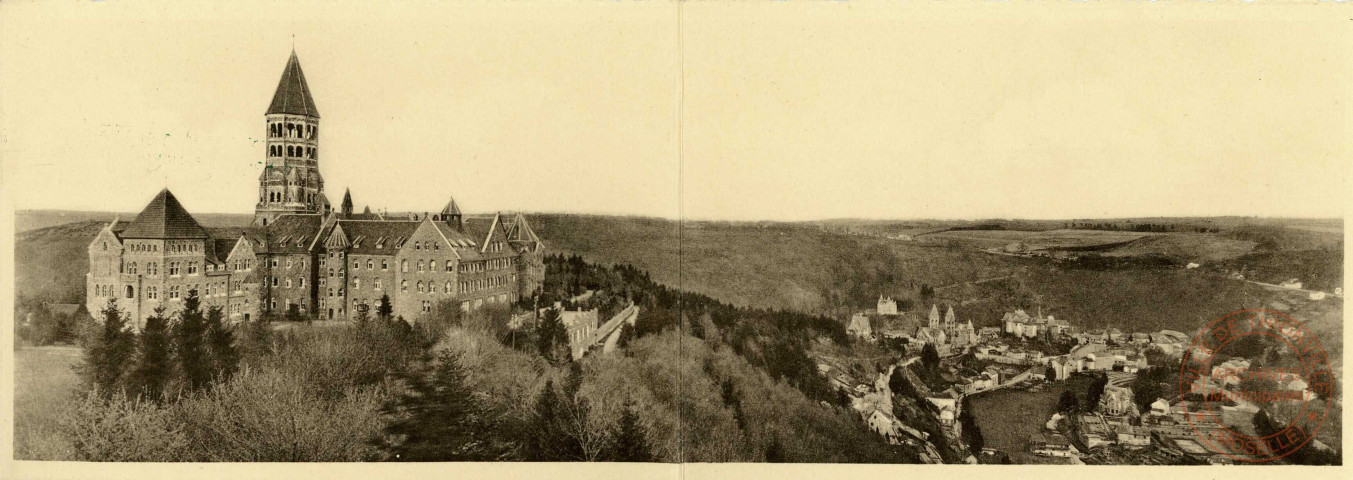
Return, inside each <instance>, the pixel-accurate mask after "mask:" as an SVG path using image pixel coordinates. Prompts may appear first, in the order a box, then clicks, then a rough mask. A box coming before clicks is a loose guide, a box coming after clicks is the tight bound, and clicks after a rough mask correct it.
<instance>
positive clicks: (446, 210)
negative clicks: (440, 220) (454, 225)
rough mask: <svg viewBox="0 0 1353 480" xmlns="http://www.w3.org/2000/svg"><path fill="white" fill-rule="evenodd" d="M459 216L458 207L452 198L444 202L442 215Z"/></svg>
mask: <svg viewBox="0 0 1353 480" xmlns="http://www.w3.org/2000/svg"><path fill="white" fill-rule="evenodd" d="M460 214H461V213H460V205H457V204H456V199H455V198H452V199H451V201H449V202H446V206H445V207H442V215H460Z"/></svg>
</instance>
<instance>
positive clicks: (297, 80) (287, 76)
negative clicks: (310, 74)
mask: <svg viewBox="0 0 1353 480" xmlns="http://www.w3.org/2000/svg"><path fill="white" fill-rule="evenodd" d="M274 113H288V114H292V115H305V116H308V117H314V118H319V109H317V108H315V99H314V98H312V97H311V96H310V87H309V86H308V85H306V84H305V73H304V72H302V71H301V61H300V60H299V59H297V58H296V51H295V50H292V51H291V58H290V59H288V60H287V67H286V69H284V70H282V79H281V80H280V81H278V82H277V92H276V93H274V94H273V96H272V104H271V105H269V106H268V115H272V114H274Z"/></svg>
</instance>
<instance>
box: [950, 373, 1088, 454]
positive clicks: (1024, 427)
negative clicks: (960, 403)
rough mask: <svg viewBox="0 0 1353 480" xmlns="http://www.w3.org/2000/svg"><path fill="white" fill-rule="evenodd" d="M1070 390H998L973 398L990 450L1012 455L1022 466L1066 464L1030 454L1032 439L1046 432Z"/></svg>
mask: <svg viewBox="0 0 1353 480" xmlns="http://www.w3.org/2000/svg"><path fill="white" fill-rule="evenodd" d="M1065 389H1066V386H1065V385H1063V384H1060V383H1051V384H1047V385H1045V386H1044V389H1043V391H1041V392H1031V391H1023V390H1012V389H1007V390H997V391H994V392H990V393H984V394H980V395H977V396H975V397H972V399H971V400H970V401H971V402H972V414H973V416H974V417H975V418H976V420H977V426H978V428H981V429H982V440H983V441H985V443H986V446H987V447H989V448H996V449H1000V450H1001V451H1004V452H1006V453H1009V454H1010V460H1011V461H1013V462H1015V463H1020V464H1030V463H1036V464H1042V463H1053V464H1056V463H1063V462H1059V461H1057V460H1055V459H1049V458H1047V457H1040V456H1038V455H1034V454H1032V453H1029V449H1028V445H1029V436H1030V435H1033V434H1035V433H1040V432H1042V431H1043V426H1044V424H1045V423H1047V421H1048V419H1049V418H1051V417H1052V414H1053V412H1056V411H1057V399H1058V397H1060V396H1061V395H1062V391H1063V390H1065Z"/></svg>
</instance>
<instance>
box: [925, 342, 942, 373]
mask: <svg viewBox="0 0 1353 480" xmlns="http://www.w3.org/2000/svg"><path fill="white" fill-rule="evenodd" d="M921 365H924V366H925V368H926V369H927V370H930V371H932V372H934V371H937V370H939V368H940V352H939V351H938V350H935V345H934V344H932V343H927V344H925V346H924V347H921Z"/></svg>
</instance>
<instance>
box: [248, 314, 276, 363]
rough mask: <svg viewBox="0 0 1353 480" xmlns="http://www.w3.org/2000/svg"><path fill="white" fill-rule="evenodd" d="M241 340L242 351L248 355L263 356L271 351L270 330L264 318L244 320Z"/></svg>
mask: <svg viewBox="0 0 1353 480" xmlns="http://www.w3.org/2000/svg"><path fill="white" fill-rule="evenodd" d="M241 340H242V343H243V345H244V348H242V349H241V350H243V352H242V353H245V354H247V355H248V356H251V357H263V356H266V355H268V354H270V353H272V330H270V329H269V328H268V321H267V320H265V319H264V318H259V319H257V320H251V321H248V322H245V325H244V335H243V337H241Z"/></svg>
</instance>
